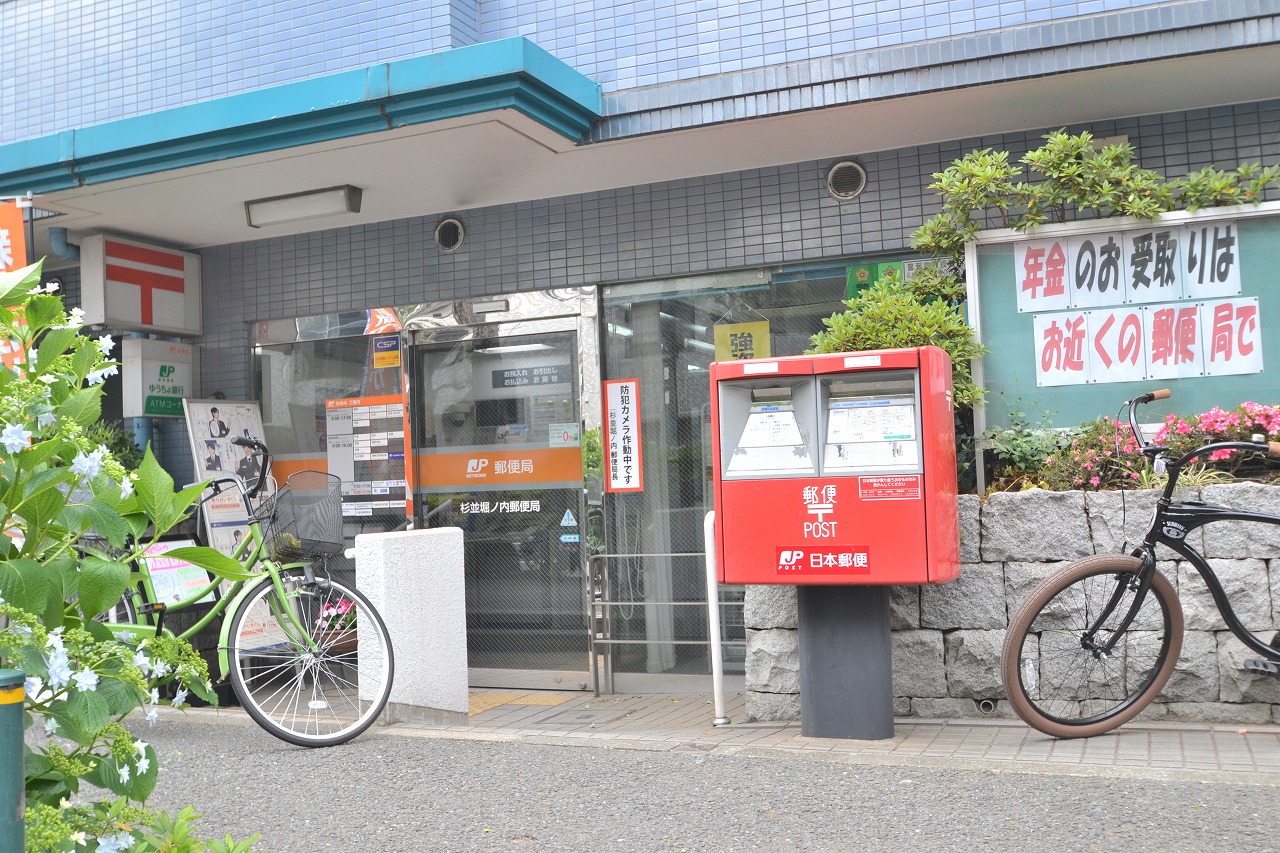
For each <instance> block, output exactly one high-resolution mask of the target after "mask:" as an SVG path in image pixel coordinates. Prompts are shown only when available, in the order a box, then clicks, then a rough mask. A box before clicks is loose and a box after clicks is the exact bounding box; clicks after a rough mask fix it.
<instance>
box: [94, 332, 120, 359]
mask: <svg viewBox="0 0 1280 853" xmlns="http://www.w3.org/2000/svg"><path fill="white" fill-rule="evenodd" d="M115 345H116V342H115V340H113V339H112V337H111V336H110V335H103V336H102V337H100V338H98V346H99V347H101V349H102V354H103V355H110V354H111V349H112V347H114V346H115Z"/></svg>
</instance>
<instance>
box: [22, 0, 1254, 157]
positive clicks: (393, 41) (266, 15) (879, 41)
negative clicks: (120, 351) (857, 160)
mask: <svg viewBox="0 0 1280 853" xmlns="http://www.w3.org/2000/svg"><path fill="white" fill-rule="evenodd" d="M1276 9H1277V0H1247V2H1242V0H1189V1H1188V2H1180V3H1163V2H1157V0H1012V1H1011V0H947V1H946V2H942V0H905V1H904V2H897V3H885V2H880V0H752V2H745V3H740V2H732V3H731V2H728V0H701V1H700V2H697V3H690V2H680V0H597V2H591V3H583V2H578V3H562V2H558V0H536V2H516V0H488V2H485V0H426V2H418V1H417V0H356V2H349V0H261V2H257V3H231V2H226V0H157V2H154V3H136V2H131V0H9V2H0V55H2V56H3V57H4V63H5V64H4V66H3V67H4V73H3V74H0V104H4V105H5V121H4V122H3V123H0V143H5V142H11V141H16V140H22V139H28V138H33V137H39V136H45V135H49V134H52V133H56V132H59V131H64V130H68V129H72V128H77V127H84V126H88V125H93V124H99V123H102V122H106V121H110V120H114V119H119V118H125V117H129V116H135V115H140V114H145V113H150V112H155V111H158V110H163V109H168V108H172V107H177V106H181V105H185V104H193V103H199V102H202V101H207V100H210V99H213V98H220V97H225V96H227V95H231V94H236V93H240V92H246V91H253V90H255V89H261V88H265V87H269V86H274V85H278V84H281V83H288V82H293V81H298V80H305V79H310V78H314V77H319V76H323V75H327V74H334V73H337V72H340V71H347V70H352V69H357V68H364V67H367V66H370V65H375V64H377V63H381V62H390V61H394V60H399V59H405V58H408V57H411V56H418V55H422V54H427V53H432V52H435V51H439V50H445V49H449V48H452V47H460V46H464V45H466V44H471V43H474V42H476V41H488V40H493V39H498V38H504V37H509V36H524V37H526V38H529V39H530V40H532V41H533V42H535V43H536V44H538V45H540V46H541V47H543V48H544V49H546V50H548V51H550V52H551V53H552V54H554V55H555V56H557V57H559V58H560V59H561V60H563V61H564V62H566V63H567V64H569V65H570V66H572V67H573V68H575V69H577V70H578V71H580V72H581V73H583V74H585V75H586V76H588V77H590V78H592V79H594V80H597V81H599V82H601V83H602V84H603V85H604V88H605V90H606V91H607V92H618V91H620V90H626V89H631V88H636V87H646V86H652V85H655V84H666V83H673V82H675V81H681V80H690V79H692V78H695V77H709V76H712V75H725V74H729V75H731V74H734V73H737V72H742V71H745V70H749V69H762V68H785V67H788V66H796V65H803V64H804V63H808V62H812V61H815V60H822V59H824V58H827V57H834V56H841V55H850V54H854V53H858V55H861V54H862V53H863V52H868V53H870V52H875V51H879V52H880V53H879V55H880V56H881V58H882V59H883V61H885V62H891V63H897V62H905V63H907V65H906V67H926V66H929V65H931V64H932V63H933V62H934V61H935V60H938V61H948V60H947V57H945V56H942V55H941V54H938V55H937V56H936V57H935V56H934V55H933V54H934V53H937V52H938V51H939V50H940V48H941V43H940V42H938V41H937V40H940V39H952V40H954V41H953V42H952V44H953V45H954V50H956V51H959V52H960V53H959V54H957V56H953V57H952V60H954V59H956V58H963V57H965V56H968V58H970V59H971V58H973V56H969V54H970V53H975V52H976V53H975V55H978V56H986V55H989V54H990V53H1000V52H1002V51H1009V50H1012V51H1015V52H1016V51H1025V50H1036V49H1039V48H1042V47H1043V48H1048V47H1051V46H1052V47H1057V48H1061V47H1062V46H1063V45H1079V44H1081V43H1085V44H1086V49H1085V50H1082V49H1071V50H1060V51H1058V52H1056V53H1046V54H1023V55H1022V56H1021V58H1020V59H1018V60H1016V61H1015V60H1014V59H1009V60H1008V62H1006V63H1005V65H1000V66H996V65H992V66H989V67H988V68H987V69H986V70H985V71H984V70H983V69H981V68H979V69H976V70H973V71H966V72H964V73H960V72H956V74H957V75H958V76H956V79H955V81H954V82H955V83H956V84H963V83H965V82H966V80H967V81H968V82H973V81H972V80H969V79H968V78H969V77H973V76H974V75H977V77H978V78H979V79H980V78H982V77H983V75H984V74H987V75H994V76H995V77H997V78H1000V77H1001V76H1002V75H1004V74H1008V73H1012V74H1018V73H1021V72H1022V70H1023V69H1022V65H1025V66H1026V69H1025V71H1026V73H1033V74H1042V73H1053V72H1055V71H1061V70H1065V69H1068V68H1073V67H1081V66H1080V63H1081V62H1085V61H1086V59H1087V58H1088V57H1089V56H1092V49H1091V48H1088V46H1087V43H1089V42H1091V41H1095V40H1097V41H1099V42H1101V41H1102V40H1104V39H1116V38H1121V39H1123V38H1125V37H1127V36H1129V35H1132V34H1135V33H1139V34H1140V33H1148V34H1151V35H1152V37H1153V38H1154V39H1155V40H1156V41H1155V42H1153V44H1152V46H1150V47H1148V48H1143V47H1142V46H1141V45H1134V44H1129V43H1125V44H1118V45H1112V49H1113V50H1116V51H1119V53H1117V55H1116V56H1115V57H1112V59H1114V60H1116V61H1121V62H1131V61H1140V60H1142V59H1143V58H1144V55H1142V54H1141V53H1140V51H1142V50H1146V51H1147V54H1146V55H1147V56H1149V57H1159V56H1164V55H1166V54H1168V53H1169V52H1170V51H1173V52H1178V53H1180V52H1182V51H1184V50H1221V49H1225V48H1226V47H1230V46H1232V45H1233V44H1235V43H1236V41H1237V39H1234V38H1233V37H1232V34H1237V35H1238V36H1239V39H1240V40H1243V43H1251V42H1254V41H1258V40H1261V41H1270V40H1274V39H1275V38H1276V34H1275V33H1274V32H1272V29H1273V27H1272V23H1271V19H1270V17H1269V16H1274V15H1275V14H1276ZM1125 10H1135V12H1134V14H1119V15H1112V16H1110V17H1108V18H1107V19H1106V20H1105V21H1104V20H1102V19H1093V18H1081V17H1080V16H1086V15H1088V16H1094V15H1099V14H1102V13H1105V12H1113V11H1120V12H1123V11H1125ZM1254 19H1257V20H1254ZM1215 21H1233V22H1235V23H1233V24H1232V27H1233V29H1232V30H1231V32H1230V33H1227V34H1225V35H1223V36H1220V37H1219V36H1215V35H1214V34H1213V33H1212V32H1211V29H1212V28H1211V27H1209V26H1208V24H1209V23H1211V22H1215ZM1047 22H1052V26H1049V27H1037V26H1036V25H1039V24H1044V23H1047ZM1202 26H1204V30H1203V31H1202V30H1201V29H1200V28H1201V27H1202ZM1184 27H1190V28H1191V29H1185V30H1184V29H1183V28H1184ZM1251 27H1252V30H1251V29H1250V28H1251ZM998 30H1006V31H1007V37H1006V33H1002V32H998ZM1174 30H1176V31H1178V32H1177V33H1176V39H1175V38H1174V37H1173V35H1170V36H1169V38H1167V39H1162V35H1163V34H1166V33H1169V31H1174ZM1264 30H1265V31H1264ZM975 33H982V34H984V35H981V36H979V37H977V38H972V35H973V34H975ZM1019 39H1022V40H1023V43H1019V41H1018V40H1019ZM50 45H56V49H50V47H49V46H50ZM897 46H913V48H909V49H906V50H898V51H893V50H888V49H892V48H895V47H897ZM1134 51H1139V53H1135V52H1134ZM1100 55H1101V54H1100ZM1031 59H1034V60H1035V62H1036V63H1038V64H1037V65H1036V66H1035V67H1031V65H1030V64H1029V63H1030V61H1031ZM1019 63H1021V65H1019ZM1006 66H1007V67H1006ZM1002 69H1003V70H1002ZM946 82H947V81H946V80H941V82H940V83H939V85H941V84H945V83H946Z"/></svg>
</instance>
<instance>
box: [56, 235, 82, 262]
mask: <svg viewBox="0 0 1280 853" xmlns="http://www.w3.org/2000/svg"><path fill="white" fill-rule="evenodd" d="M49 248H50V249H52V250H53V253H54V254H55V255H57V256H58V257H60V258H62V259H63V260H64V261H78V260H80V247H79V246H73V245H71V244H70V243H68V242H67V229H65V228H50V229H49Z"/></svg>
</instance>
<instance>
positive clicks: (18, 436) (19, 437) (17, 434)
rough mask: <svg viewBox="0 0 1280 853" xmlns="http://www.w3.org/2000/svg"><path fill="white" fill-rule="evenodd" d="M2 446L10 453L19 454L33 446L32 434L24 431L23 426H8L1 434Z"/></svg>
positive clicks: (0, 442) (0, 441)
mask: <svg viewBox="0 0 1280 853" xmlns="http://www.w3.org/2000/svg"><path fill="white" fill-rule="evenodd" d="M0 444H3V445H4V449H5V450H7V451H9V452H10V453H18V452H19V451H21V450H23V449H25V448H27V447H30V446H31V433H30V432H29V431H27V430H25V429H23V428H22V424H8V425H6V426H5V428H4V432H2V433H0Z"/></svg>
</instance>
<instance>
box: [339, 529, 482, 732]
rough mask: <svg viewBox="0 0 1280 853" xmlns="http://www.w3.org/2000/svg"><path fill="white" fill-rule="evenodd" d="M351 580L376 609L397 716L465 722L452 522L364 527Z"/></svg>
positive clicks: (457, 536)
mask: <svg viewBox="0 0 1280 853" xmlns="http://www.w3.org/2000/svg"><path fill="white" fill-rule="evenodd" d="M355 558H356V587H357V588H358V589H359V590H360V591H361V592H363V593H364V594H365V595H367V596H368V597H369V599H370V601H372V602H373V605H374V606H375V607H376V608H378V612H379V613H380V614H382V619H383V621H384V622H386V624H387V631H388V632H389V633H390V634H391V648H392V651H393V652H394V654H395V667H396V671H395V683H394V684H393V685H392V688H391V698H390V700H389V701H388V703H387V709H388V713H389V714H390V718H391V719H392V720H395V721H404V722H421V723H432V724H441V725H461V724H464V723H466V721H467V699H468V694H467V606H466V605H467V602H466V591H465V584H464V578H463V549H462V531H461V530H460V529H458V528H456V527H436V528H431V529H429V530H407V531H401V532H395V533H362V534H360V535H359V536H357V537H356V548H355Z"/></svg>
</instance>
